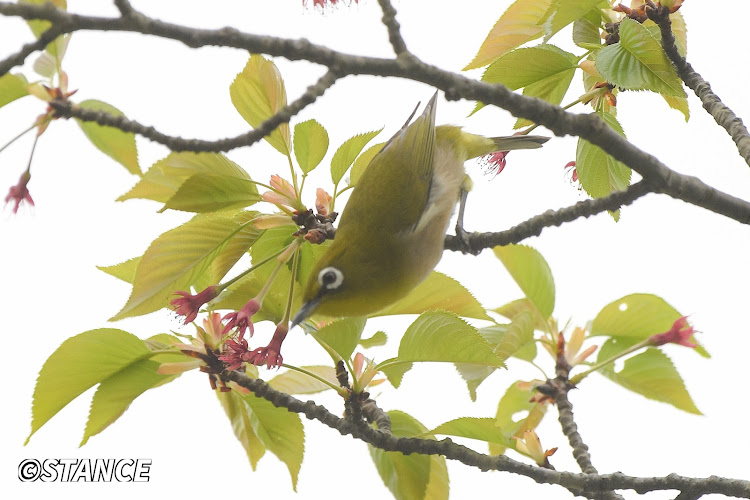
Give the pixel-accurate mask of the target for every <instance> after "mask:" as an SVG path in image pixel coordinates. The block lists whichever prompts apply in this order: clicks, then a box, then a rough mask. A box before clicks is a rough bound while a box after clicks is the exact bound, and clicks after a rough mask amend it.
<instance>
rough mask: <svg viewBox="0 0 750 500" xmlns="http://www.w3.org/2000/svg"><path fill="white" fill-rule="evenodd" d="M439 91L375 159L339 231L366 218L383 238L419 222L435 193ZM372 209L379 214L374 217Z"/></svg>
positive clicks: (408, 229) (347, 206)
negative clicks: (433, 180) (434, 177)
mask: <svg viewBox="0 0 750 500" xmlns="http://www.w3.org/2000/svg"><path fill="white" fill-rule="evenodd" d="M436 104H437V93H435V95H434V96H433V97H432V99H430V101H429V102H428V103H427V106H426V107H425V109H424V112H423V113H422V114H421V115H420V116H419V117H418V118H417V119H415V120H414V122H412V123H411V124H406V125H404V127H402V128H401V130H399V131H398V132H397V133H396V134H395V135H394V136H393V137H392V138H391V139H390V140H389V141H388V143H386V145H385V146H384V147H383V149H381V150H380V152H379V153H378V154H377V155H376V156H375V157H374V158H373V159H372V161H371V162H370V165H369V166H368V167H367V169H366V170H365V171H364V173H363V174H362V177H361V178H360V180H359V182H358V183H357V186H356V187H355V189H354V191H353V192H352V195H351V197H350V198H349V201H348V203H347V205H346V207H345V209H344V213H343V214H342V218H341V223H340V225H339V229H338V230H339V231H342V230H343V231H345V232H346V231H348V228H347V227H346V226H348V225H350V224H357V223H361V222H360V221H361V220H374V221H377V226H376V227H371V228H369V229H370V231H378V233H379V234H381V235H383V237H388V235H390V234H395V233H399V232H402V231H410V230H413V229H414V227H416V225H417V223H418V222H419V219H420V217H421V215H422V214H423V213H424V211H425V206H426V204H427V199H428V197H429V193H430V182H431V179H432V175H433V163H434V157H435V109H436ZM373 210H375V211H377V212H378V213H377V216H375V217H373V214H372V212H373Z"/></svg>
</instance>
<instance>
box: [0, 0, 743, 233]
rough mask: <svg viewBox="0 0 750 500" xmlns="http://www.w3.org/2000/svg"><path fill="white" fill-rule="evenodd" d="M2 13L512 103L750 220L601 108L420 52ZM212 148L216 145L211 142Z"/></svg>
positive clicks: (684, 194) (659, 187) (691, 199)
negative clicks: (430, 60) (482, 77)
mask: <svg viewBox="0 0 750 500" xmlns="http://www.w3.org/2000/svg"><path fill="white" fill-rule="evenodd" d="M0 14H5V15H12V16H20V17H23V18H26V19H36V18H40V19H46V20H49V21H51V22H53V23H56V24H57V25H58V27H59V31H61V32H73V31H77V30H105V31H106V30H119V31H130V32H137V33H143V34H151V35H156V36H160V37H163V38H170V39H174V40H179V41H182V42H183V43H185V44H186V45H188V46H189V47H202V46H206V45H218V46H224V47H235V48H241V49H245V50H248V51H251V52H255V53H264V54H269V55H272V56H281V57H286V58H287V59H290V60H301V59H304V60H308V61H311V62H314V63H318V64H322V65H325V66H327V67H329V68H330V69H331V70H332V71H333V72H334V73H335V74H338V75H359V74H368V75H375V76H391V77H400V78H407V79H410V80H413V81H419V82H423V83H426V84H428V85H432V86H434V87H437V88H439V89H442V90H443V91H444V92H445V95H446V97H447V98H449V99H459V98H464V99H469V100H472V101H482V102H484V103H485V104H492V105H495V106H498V107H501V108H503V109H506V110H508V111H510V112H511V113H512V114H513V115H514V116H517V117H521V118H526V119H529V120H531V121H533V122H535V123H538V124H540V125H543V126H545V127H547V128H548V129H550V130H551V131H552V132H554V133H555V134H556V135H559V136H564V135H577V136H579V137H581V138H583V139H585V140H587V141H588V142H590V143H592V144H594V145H596V146H599V147H600V148H602V149H603V150H604V151H605V152H607V153H609V154H610V155H611V156H613V157H614V158H615V159H617V160H619V161H621V162H622V163H624V164H625V165H627V166H629V167H630V168H632V169H633V170H635V171H636V172H638V173H639V174H641V176H642V177H643V178H644V179H645V180H646V181H647V182H648V183H649V184H650V185H652V186H653V188H654V190H655V191H656V192H661V193H665V194H668V195H669V196H671V197H673V198H677V199H681V200H683V201H686V202H688V203H692V204H694V205H697V206H700V207H703V208H706V209H708V210H711V211H713V212H715V213H717V214H720V215H724V216H726V217H729V218H731V219H734V220H737V221H739V222H741V223H743V224H750V203H748V202H746V201H745V200H742V199H740V198H736V197H734V196H731V195H729V194H727V193H723V192H721V191H718V190H716V189H714V188H712V187H710V186H708V185H706V184H704V183H703V182H702V181H700V180H699V179H697V178H695V177H690V176H686V175H682V174H679V173H677V172H675V171H673V170H671V169H670V168H668V167H667V166H666V165H664V164H663V163H662V162H661V161H659V159H658V158H656V157H655V156H653V155H650V154H648V153H646V152H644V151H642V150H640V149H638V148H637V147H635V146H634V145H633V144H632V143H630V142H629V141H628V140H627V139H625V138H624V137H623V136H621V135H620V134H618V133H617V132H615V131H614V130H613V129H612V128H611V127H609V126H608V125H607V124H606V123H605V122H604V121H603V120H602V119H601V118H599V117H598V116H596V115H595V114H591V115H575V114H571V113H568V112H566V111H564V110H563V109H561V108H560V107H558V106H554V105H552V104H549V103H547V102H544V101H542V100H540V99H532V98H529V97H526V96H523V95H520V94H515V93H513V92H511V91H510V90H508V89H507V88H506V87H504V86H502V85H499V84H488V83H485V82H481V81H475V80H472V79H470V78H468V77H465V76H463V75H459V74H456V73H452V72H449V71H445V70H442V69H440V68H437V67H435V66H432V65H429V64H425V63H423V62H422V61H420V60H419V59H417V58H416V57H414V56H410V57H406V58H397V59H380V58H372V57H361V56H353V55H349V54H344V53H341V52H337V51H333V50H331V49H328V48H326V47H323V46H319V45H315V44H312V43H310V42H308V41H306V40H289V39H283V38H278V37H269V36H258V35H251V34H246V33H241V32H240V31H238V30H236V29H233V28H222V29H218V30H204V29H195V28H188V27H185V26H179V25H175V24H171V23H165V22H163V21H159V20H156V19H151V18H148V17H146V16H143V15H138V16H131V17H127V18H124V17H123V18H114V19H112V18H102V17H93V16H81V15H77V14H70V13H68V12H65V11H63V10H59V9H55V8H54V7H53V6H52V5H51V4H50V3H46V4H43V5H33V4H25V3H19V4H14V3H7V2H0ZM18 59H19V58H18V57H15V58H14V61H16V63H19V64H20V62H22V61H19V60H18ZM3 64H4V66H5V67H7V69H9V68H10V67H12V66H13V64H7V61H6V62H5V63H3ZM0 67H3V66H0ZM7 69H6V71H7ZM161 139H162V140H163V141H164V142H165V143H167V142H169V136H162V137H161ZM177 144H179V142H178V143H177ZM205 147H207V148H208V147H209V146H208V145H207V144H206V145H205ZM224 147H226V146H224ZM211 150H215V149H211Z"/></svg>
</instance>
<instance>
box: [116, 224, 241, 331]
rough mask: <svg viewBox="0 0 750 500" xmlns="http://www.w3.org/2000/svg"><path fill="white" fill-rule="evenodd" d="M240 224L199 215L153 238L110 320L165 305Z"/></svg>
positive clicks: (198, 273)
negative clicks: (126, 295) (126, 294)
mask: <svg viewBox="0 0 750 500" xmlns="http://www.w3.org/2000/svg"><path fill="white" fill-rule="evenodd" d="M248 224H250V223H248ZM242 227H243V225H241V224H238V223H237V222H235V221H234V220H232V219H231V218H228V217H224V216H219V215H213V214H211V215H199V216H196V217H194V218H192V219H191V220H189V221H188V222H186V223H185V224H183V225H181V226H178V227H176V228H174V229H171V230H169V231H167V232H166V233H164V234H162V235H161V236H159V237H158V238H156V239H155V240H154V241H153V243H151V245H150V246H149V247H148V249H147V250H146V253H144V254H143V258H142V259H141V262H140V264H139V265H138V269H137V270H136V274H135V279H134V281H133V290H132V292H131V294H130V297H129V298H128V301H127V303H126V304H125V306H124V307H123V308H122V310H120V312H118V313H117V314H116V315H115V316H114V317H113V318H112V319H111V321H118V320H120V319H123V318H128V317H130V316H138V315H142V314H147V313H150V312H153V311H156V310H158V309H161V308H162V307H167V305H168V304H169V301H170V299H171V298H173V296H174V293H175V292H176V291H178V290H188V289H189V287H190V286H191V285H192V284H193V282H195V281H196V280H197V279H198V278H199V277H200V276H201V275H202V274H203V273H204V272H206V270H207V269H208V267H209V266H210V265H211V262H212V261H213V260H214V259H215V258H216V257H217V255H219V254H220V253H221V252H222V250H224V248H226V246H227V244H228V243H229V242H230V241H231V239H232V238H233V237H235V236H236V235H237V233H238V232H239V231H240V229H242Z"/></svg>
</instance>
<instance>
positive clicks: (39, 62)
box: [33, 52, 57, 80]
mask: <svg viewBox="0 0 750 500" xmlns="http://www.w3.org/2000/svg"><path fill="white" fill-rule="evenodd" d="M33 67H34V71H35V72H36V73H37V74H38V75H40V76H43V77H45V78H48V79H50V80H51V79H52V77H53V76H55V73H57V60H56V59H55V57H54V56H52V55H50V53H49V52H42V53H41V54H39V57H37V58H36V60H35V61H34V66H33Z"/></svg>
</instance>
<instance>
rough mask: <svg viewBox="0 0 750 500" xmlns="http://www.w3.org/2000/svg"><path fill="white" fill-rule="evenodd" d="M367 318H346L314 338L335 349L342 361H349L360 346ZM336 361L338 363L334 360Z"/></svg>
mask: <svg viewBox="0 0 750 500" xmlns="http://www.w3.org/2000/svg"><path fill="white" fill-rule="evenodd" d="M366 322H367V318H363V317H353V318H344V319H340V320H337V321H334V322H333V323H331V324H329V325H326V326H324V327H323V328H321V329H320V330H318V331H317V333H315V335H314V338H315V340H317V341H319V342H320V341H322V342H324V343H325V344H327V345H328V346H329V347H330V348H331V349H333V350H334V351H335V352H336V353H337V354H338V355H339V356H341V358H342V359H349V358H351V356H352V353H353V352H354V349H356V348H357V344H359V339H360V338H361V337H362V331H363V330H364V329H365V323H366ZM334 361H338V360H337V359H335V358H334Z"/></svg>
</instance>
